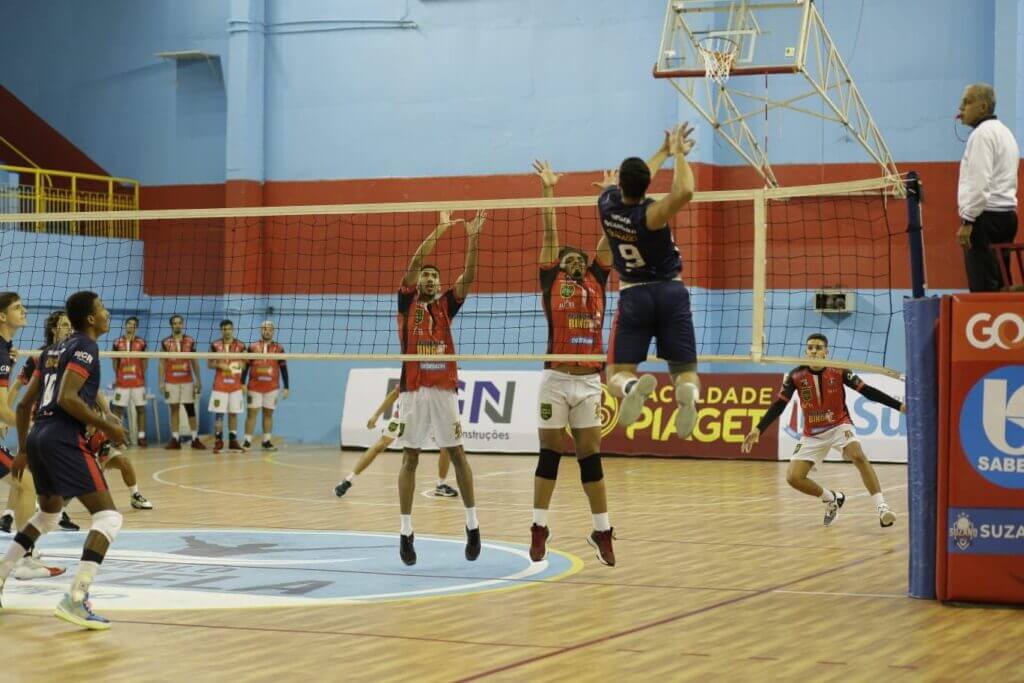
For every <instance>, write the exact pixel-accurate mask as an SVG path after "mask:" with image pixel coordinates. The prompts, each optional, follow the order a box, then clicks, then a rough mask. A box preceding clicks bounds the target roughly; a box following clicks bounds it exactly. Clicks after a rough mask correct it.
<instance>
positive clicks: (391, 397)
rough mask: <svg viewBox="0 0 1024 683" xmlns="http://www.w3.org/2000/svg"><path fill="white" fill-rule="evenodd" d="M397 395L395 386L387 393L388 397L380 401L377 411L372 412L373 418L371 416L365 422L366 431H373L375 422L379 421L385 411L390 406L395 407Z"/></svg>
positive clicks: (389, 408)
mask: <svg viewBox="0 0 1024 683" xmlns="http://www.w3.org/2000/svg"><path fill="white" fill-rule="evenodd" d="M398 393H399V392H398V385H397V384H396V385H395V388H394V389H392V390H391V391H389V392H388V395H387V396H385V397H384V400H383V401H381V403H380V405H379V406H377V410H375V411H373V416H371V417H370V419H369V420H367V421H366V428H367V429H373V428H374V427H376V426H377V420H379V419H380V416H381V415H383V414H384V413H386V412H387V411H389V410H391V406H393V405H395V401H397V400H398Z"/></svg>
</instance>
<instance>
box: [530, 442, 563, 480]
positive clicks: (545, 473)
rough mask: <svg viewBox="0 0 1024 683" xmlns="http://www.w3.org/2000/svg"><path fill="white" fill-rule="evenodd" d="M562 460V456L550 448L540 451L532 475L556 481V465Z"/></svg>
mask: <svg viewBox="0 0 1024 683" xmlns="http://www.w3.org/2000/svg"><path fill="white" fill-rule="evenodd" d="M561 460H562V454H561V453H559V452H558V451H553V450H551V449H550V448H542V449H540V458H538V459H537V471H536V472H534V474H535V475H536V476H538V477H540V478H541V479H550V480H552V481H554V480H555V479H558V463H559V462H561Z"/></svg>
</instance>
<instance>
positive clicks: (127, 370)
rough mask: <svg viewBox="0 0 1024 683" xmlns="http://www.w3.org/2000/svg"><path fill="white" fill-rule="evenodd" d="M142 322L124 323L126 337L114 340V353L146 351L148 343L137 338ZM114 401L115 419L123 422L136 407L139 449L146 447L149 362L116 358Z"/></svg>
mask: <svg viewBox="0 0 1024 683" xmlns="http://www.w3.org/2000/svg"><path fill="white" fill-rule="evenodd" d="M138 329H139V319H138V318H136V317H135V316H134V315H133V316H131V317H130V318H128V319H127V320H125V321H124V334H123V335H122V336H120V337H118V338H117V339H116V340H114V345H113V347H112V348H113V349H114V351H145V350H146V340H145V339H143V338H142V337H138V336H136V334H135V333H136V331H137V330H138ZM113 364H114V373H115V378H114V399H113V400H112V401H111V402H110V405H111V407H112V408H113V410H114V415H116V416H117V417H118V419H121V418H122V417H123V416H124V413H125V411H126V410H127V408H128V407H129V406H135V416H136V424H137V425H138V428H139V429H138V436H137V441H136V442H135V443H136V445H138V447H139V448H145V447H146V445H147V444H146V366H147V364H148V363H147V361H146V359H145V358H114V359H113Z"/></svg>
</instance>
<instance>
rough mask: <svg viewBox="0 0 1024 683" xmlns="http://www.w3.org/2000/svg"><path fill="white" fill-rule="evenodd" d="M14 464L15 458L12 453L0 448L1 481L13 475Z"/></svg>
mask: <svg viewBox="0 0 1024 683" xmlns="http://www.w3.org/2000/svg"><path fill="white" fill-rule="evenodd" d="M13 462H14V456H12V455H11V452H10V451H9V450H7V449H6V448H4V447H3V446H0V479H3V478H4V477H6V476H7V475H8V474H10V473H11V464H12V463H13Z"/></svg>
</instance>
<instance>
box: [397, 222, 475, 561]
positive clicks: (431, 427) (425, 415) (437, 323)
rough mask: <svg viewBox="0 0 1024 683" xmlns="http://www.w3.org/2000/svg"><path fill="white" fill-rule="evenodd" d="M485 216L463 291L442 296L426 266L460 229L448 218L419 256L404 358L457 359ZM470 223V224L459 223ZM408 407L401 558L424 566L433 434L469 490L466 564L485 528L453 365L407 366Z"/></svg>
mask: <svg viewBox="0 0 1024 683" xmlns="http://www.w3.org/2000/svg"><path fill="white" fill-rule="evenodd" d="M484 219H485V213H484V212H483V211H480V212H477V214H476V217H475V218H474V219H473V220H471V221H469V222H468V223H466V224H465V225H466V237H467V242H468V246H467V248H466V267H465V270H463V272H462V275H460V276H459V279H458V280H456V281H455V286H454V287H452V288H451V289H448V290H445V291H444V292H443V293H442V292H441V271H440V270H439V269H438V268H437V267H436V266H433V265H429V264H425V263H424V262H423V260H424V259H425V258H426V257H427V256H429V255H430V253H431V252H433V250H434V246H435V245H436V244H437V241H438V240H439V239H440V238H441V236H442V235H444V233H445V232H446V231H447V230H448V228H450V227H451V226H452V225H453V222H452V220H451V217H450V215H449V214H448V212H447V211H442V212H441V217H440V221H439V223H438V226H437V227H436V228H435V229H434V231H433V232H431V233H430V235H429V236H428V237H427V238H426V239H425V240H423V243H422V244H421V245H420V246H419V248H418V249H417V250H416V253H415V254H414V255H413V257H412V260H411V261H410V262H409V269H408V270H407V271H406V273H405V276H404V277H403V278H402V286H401V288H400V289H399V290H398V337H399V340H400V342H401V345H402V353H410V354H412V353H414V354H420V355H424V356H430V355H434V354H448V353H455V342H454V340H453V339H452V319H453V318H454V317H455V315H456V314H457V313H458V312H459V309H460V308H462V304H463V303H464V302H465V300H466V296H467V295H468V294H469V288H470V287H471V286H472V284H473V280H474V279H475V278H476V263H477V256H478V252H479V250H480V230H481V228H482V227H483V224H484ZM456 222H463V221H456ZM399 387H400V394H401V396H400V398H401V406H400V408H399V414H400V415H401V416H402V420H403V421H404V422H405V435H404V438H405V451H404V455H403V457H402V469H401V470H400V471H399V473H398V500H399V506H400V508H401V536H402V537H401V540H400V544H399V555H400V556H401V558H402V562H404V563H405V564H407V565H411V564H416V550H415V548H414V547H413V540H414V536H413V530H412V500H413V496H414V495H415V488H416V466H417V464H419V457H420V450H421V449H422V448H423V447H424V446H425V445H427V439H428V437H429V436H430V434H431V432H433V436H434V440H435V441H436V443H437V446H438V448H441V449H446V450H447V451H448V455H449V457H450V458H451V461H452V464H453V465H454V466H455V476H456V478H457V479H458V482H459V488H460V489H462V500H463V504H464V505H465V507H466V559H467V560H470V561H472V560H475V559H476V558H477V557H479V556H480V525H479V523H478V522H477V517H476V498H475V497H474V495H473V470H471V469H470V467H469V460H468V459H467V458H466V452H465V451H464V450H463V448H462V425H461V422H460V420H459V408H458V404H457V401H456V392H457V391H458V376H457V370H456V366H455V363H454V362H451V361H440V362H436V361H435V362H431V361H405V362H403V363H402V376H401V379H400V381H399Z"/></svg>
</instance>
